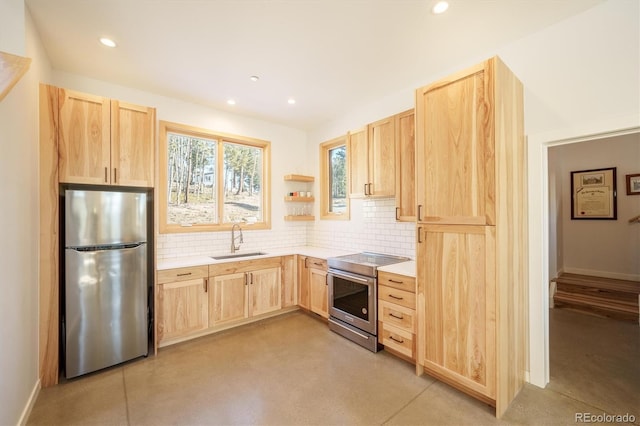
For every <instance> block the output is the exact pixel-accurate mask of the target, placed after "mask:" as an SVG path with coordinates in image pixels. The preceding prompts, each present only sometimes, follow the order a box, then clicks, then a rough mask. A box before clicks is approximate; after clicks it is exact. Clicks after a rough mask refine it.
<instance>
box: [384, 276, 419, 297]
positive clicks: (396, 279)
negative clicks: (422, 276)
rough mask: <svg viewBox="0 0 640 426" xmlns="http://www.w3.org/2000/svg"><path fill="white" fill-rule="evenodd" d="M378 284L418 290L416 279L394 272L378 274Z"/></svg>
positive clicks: (406, 289) (413, 290)
mask: <svg viewBox="0 0 640 426" xmlns="http://www.w3.org/2000/svg"><path fill="white" fill-rule="evenodd" d="M378 285H386V286H388V287H393V288H397V289H399V290H405V291H410V292H412V293H415V292H416V279H415V278H414V277H408V276H406V275H399V274H394V273H391V272H380V274H379V275H378Z"/></svg>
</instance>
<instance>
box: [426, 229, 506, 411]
mask: <svg viewBox="0 0 640 426" xmlns="http://www.w3.org/2000/svg"><path fill="white" fill-rule="evenodd" d="M418 232H420V236H419V237H420V241H422V242H421V243H419V244H418V258H417V262H418V285H419V289H418V293H419V294H418V312H420V313H421V315H420V318H419V322H418V327H419V336H420V337H419V339H418V342H420V343H421V347H420V348H419V351H420V352H419V354H418V356H419V363H420V364H422V365H424V367H425V369H426V370H427V371H430V372H431V373H433V374H434V375H435V376H437V377H438V376H439V377H444V378H446V379H449V380H451V381H453V382H454V383H458V384H460V385H462V386H464V387H466V388H468V389H470V390H472V391H474V392H478V393H480V394H482V395H486V396H487V397H489V398H492V399H493V398H495V394H496V387H495V383H496V382H495V380H496V352H495V351H496V303H495V301H496V294H495V291H496V290H495V279H496V278H495V269H494V265H495V227H492V226H474V225H426V226H424V227H419V228H418Z"/></svg>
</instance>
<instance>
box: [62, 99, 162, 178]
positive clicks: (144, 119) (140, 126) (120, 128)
mask: <svg viewBox="0 0 640 426" xmlns="http://www.w3.org/2000/svg"><path fill="white" fill-rule="evenodd" d="M58 91H59V93H58V108H59V126H58V149H59V152H58V155H59V157H58V158H59V163H58V167H59V174H60V182H65V183H84V184H95V185H121V186H140V187H153V185H154V166H153V165H154V129H155V108H148V107H141V106H137V105H133V104H128V103H124V102H120V101H117V100H110V99H108V98H103V97H100V96H95V95H90V94H86V93H80V92H76V91H72V90H67V89H58Z"/></svg>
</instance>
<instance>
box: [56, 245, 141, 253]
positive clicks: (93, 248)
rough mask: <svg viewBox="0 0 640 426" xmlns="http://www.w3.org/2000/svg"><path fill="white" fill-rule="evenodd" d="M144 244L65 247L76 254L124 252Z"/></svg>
mask: <svg viewBox="0 0 640 426" xmlns="http://www.w3.org/2000/svg"><path fill="white" fill-rule="evenodd" d="M144 244H146V243H129V244H111V245H100V246H81V247H67V249H68V250H74V251H77V252H92V251H104V250H126V249H135V248H138V247H140V246H142V245H144Z"/></svg>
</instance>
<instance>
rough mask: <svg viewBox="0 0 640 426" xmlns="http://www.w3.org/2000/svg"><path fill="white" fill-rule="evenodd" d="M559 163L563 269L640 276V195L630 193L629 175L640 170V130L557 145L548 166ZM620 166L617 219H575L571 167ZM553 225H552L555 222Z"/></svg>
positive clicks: (597, 274)
mask: <svg viewBox="0 0 640 426" xmlns="http://www.w3.org/2000/svg"><path fill="white" fill-rule="evenodd" d="M552 163H553V164H555V165H556V166H557V169H558V170H559V173H558V185H557V188H558V192H559V193H560V194H561V203H562V207H563V209H562V210H563V214H562V216H561V217H560V218H559V219H560V221H559V222H558V233H560V234H562V245H560V246H559V250H558V251H559V252H560V253H562V260H561V262H558V263H559V266H560V268H559V269H562V270H564V271H565V272H572V273H578V274H586V275H595V276H603V277H610V278H617V279H632V280H640V225H638V224H635V223H634V224H631V223H629V222H628V220H629V219H630V218H632V217H634V216H637V215H638V214H640V196H638V195H627V194H626V178H625V175H628V174H635V173H640V133H636V134H630V135H623V136H617V137H613V138H605V139H597V140H593V141H587V142H581V143H574V144H567V145H560V146H555V147H552V148H550V149H549V168H550V169H551V167H552ZM605 167H616V169H617V170H616V171H617V182H616V185H617V207H618V209H617V216H618V219H617V220H571V172H572V171H578V170H592V169H600V168H605ZM550 230H553V226H552V224H551V223H550Z"/></svg>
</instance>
